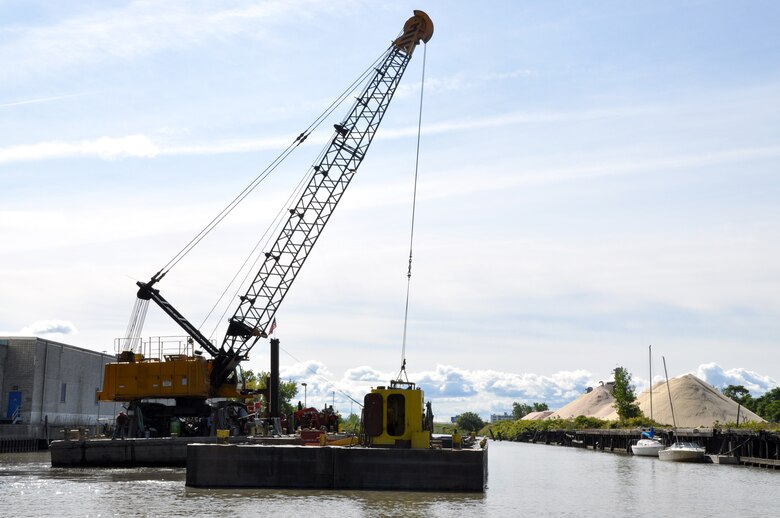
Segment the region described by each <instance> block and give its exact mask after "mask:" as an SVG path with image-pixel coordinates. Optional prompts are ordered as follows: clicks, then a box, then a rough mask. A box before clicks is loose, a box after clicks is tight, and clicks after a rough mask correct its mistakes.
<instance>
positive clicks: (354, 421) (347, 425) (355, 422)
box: [344, 414, 360, 432]
mask: <svg viewBox="0 0 780 518" xmlns="http://www.w3.org/2000/svg"><path fill="white" fill-rule="evenodd" d="M359 427H360V416H359V415H357V414H349V417H347V420H346V421H345V422H344V430H346V431H348V432H353V431H354V432H357V431H358V428H359Z"/></svg>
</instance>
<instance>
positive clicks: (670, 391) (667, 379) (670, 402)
mask: <svg viewBox="0 0 780 518" xmlns="http://www.w3.org/2000/svg"><path fill="white" fill-rule="evenodd" d="M661 359H662V360H663V361H664V377H665V378H666V391H667V392H669V407H670V408H671V409H672V426H674V428H675V429H677V420H676V419H675V418H674V404H672V389H670V388H669V373H667V372H666V358H665V357H663V356H661Z"/></svg>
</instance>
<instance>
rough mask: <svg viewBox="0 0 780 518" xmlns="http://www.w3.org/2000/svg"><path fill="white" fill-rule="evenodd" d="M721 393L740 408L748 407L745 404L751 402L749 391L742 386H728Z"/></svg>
mask: <svg viewBox="0 0 780 518" xmlns="http://www.w3.org/2000/svg"><path fill="white" fill-rule="evenodd" d="M721 392H723V395H724V396H726V397H727V398H730V399H733V400H734V401H736V402H737V403H739V404H740V405H742V406H748V404H747V402H748V401H750V400H752V398H751V396H750V391H749V390H748V389H746V388H745V387H744V386H743V385H729V386H727V387H726V388H724V389H723V390H722V391H721Z"/></svg>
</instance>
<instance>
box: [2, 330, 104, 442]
mask: <svg viewBox="0 0 780 518" xmlns="http://www.w3.org/2000/svg"><path fill="white" fill-rule="evenodd" d="M111 361H115V357H114V355H111V354H105V353H99V352H95V351H91V350H88V349H82V348H80V347H74V346H72V345H66V344H62V343H59V342H53V341H51V340H46V339H43V338H37V337H16V336H14V337H0V440H9V439H16V438H26V439H38V440H48V439H56V438H60V437H61V436H62V432H61V430H63V429H67V428H75V427H89V428H94V427H97V426H98V424H100V423H104V422H108V421H110V420H111V419H113V417H114V416H115V415H116V412H117V404H116V403H98V399H97V392H98V390H100V387H101V384H102V381H103V379H102V378H103V365H104V364H106V363H108V362H111Z"/></svg>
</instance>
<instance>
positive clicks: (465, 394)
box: [282, 360, 778, 420]
mask: <svg viewBox="0 0 780 518" xmlns="http://www.w3.org/2000/svg"><path fill="white" fill-rule="evenodd" d="M313 372H314V373H316V374H313ZM605 372H606V371H605ZM694 374H695V375H696V376H698V377H699V378H701V379H703V380H704V381H706V382H707V383H710V384H712V385H715V386H717V387H721V386H725V385H727V384H741V385H744V386H745V387H746V388H748V389H749V390H750V391H751V393H753V394H754V395H760V394H762V393H763V392H765V391H766V390H770V389H771V388H773V387H776V386H778V384H777V382H776V381H775V380H774V379H772V378H771V377H769V376H764V375H761V374H758V373H756V372H752V371H748V370H746V369H743V368H734V369H723V368H722V367H720V366H719V365H717V364H715V363H707V364H702V365H700V366H699V368H698V369H697V371H696V372H695V373H694ZM396 375H397V373H389V372H382V371H380V370H377V369H375V368H373V367H371V366H368V365H361V366H358V367H353V368H350V369H347V370H346V371H345V372H344V374H343V376H342V377H341V379H340V380H334V379H333V375H332V374H330V373H329V372H328V369H327V368H326V367H325V365H324V364H322V363H321V362H317V361H311V360H310V361H306V362H300V363H297V364H294V365H292V366H289V367H286V368H283V369H282V378H283V379H293V380H296V381H298V383H299V389H300V383H301V382H302V381H306V382H307V390H306V393H307V397H308V403H309V405H310V406H312V405H313V406H321V405H322V404H323V403H327V404H330V402H331V400H332V398H335V401H336V409H337V410H339V411H341V412H342V414H345V415H346V414H347V413H348V412H349V407H350V403H351V402H350V400H349V399H348V397H347V396H349V397H351V398H352V399H353V401H357V402H358V403H362V401H363V396H364V395H365V394H366V393H368V392H369V390H370V389H371V387H376V386H378V385H387V384H389V382H390V379H394V378H395V376H396ZM408 375H409V380H410V381H412V382H415V383H416V384H417V386H419V387H420V388H422V389H423V391H424V393H425V398H426V400H431V401H432V403H433V410H434V412H435V413H436V415H437V416H438V417H437V419H439V420H443V419H447V418H449V417H451V416H453V415H457V414H459V413H461V412H465V411H472V412H477V413H478V414H480V415H481V416H482V417H483V418H485V419H487V418H489V416H490V414H493V413H503V412H511V411H512V403H513V402H518V403H534V402H539V403H547V404H548V405H549V407H550V408H551V409H556V408H560V407H562V406H563V405H565V404H567V403H569V402H571V401H572V400H574V399H576V398H577V397H579V396H580V395H581V394H583V393H584V392H585V391H586V390H587V388H588V387H591V386H596V385H597V384H598V383H599V381H602V380H607V379H611V374H610V373H608V374H607V375H606V376H604V377H602V378H597V377H594V376H593V374H591V373H590V372H588V371H586V370H576V371H559V372H555V373H552V374H550V375H542V374H535V373H528V372H526V373H514V372H503V371H496V370H477V369H475V370H470V369H467V368H461V367H455V366H452V365H437V366H436V368H435V369H434V370H432V371H420V372H409V373H408ZM634 382H635V383H636V385H637V391H641V390H642V389H643V388H644V386H645V385H646V384H647V383H646V380H643V379H639V378H638V379H635V380H634ZM300 390H301V392H300V393H299V395H298V397H299V398H300V399H302V398H303V391H302V389H300ZM334 391H335V394H334ZM353 411H357V410H356V409H355V408H354V405H353Z"/></svg>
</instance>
